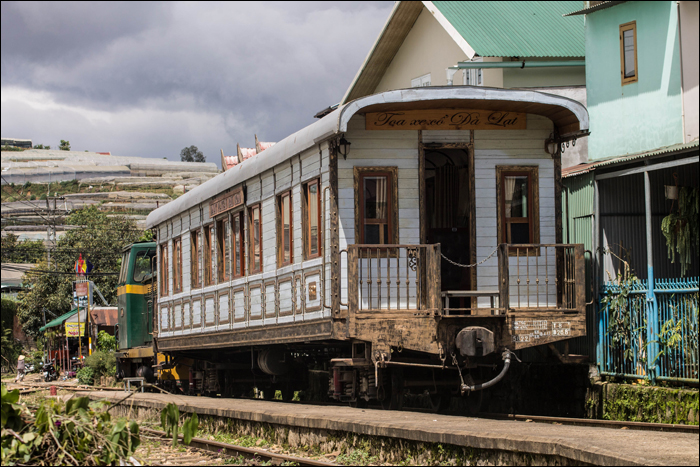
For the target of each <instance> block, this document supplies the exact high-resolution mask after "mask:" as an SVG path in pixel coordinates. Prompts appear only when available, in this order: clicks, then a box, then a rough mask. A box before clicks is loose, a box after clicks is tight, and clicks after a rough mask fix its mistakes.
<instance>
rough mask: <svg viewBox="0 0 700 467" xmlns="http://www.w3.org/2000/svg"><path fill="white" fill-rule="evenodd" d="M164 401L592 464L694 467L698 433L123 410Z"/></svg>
mask: <svg viewBox="0 0 700 467" xmlns="http://www.w3.org/2000/svg"><path fill="white" fill-rule="evenodd" d="M87 394H89V396H90V398H91V399H105V400H109V401H118V400H120V399H123V398H124V396H125V394H124V393H123V392H108V391H94V392H90V393H87ZM169 402H173V403H175V404H177V405H178V406H179V407H180V411H181V412H197V413H198V414H203V415H210V416H218V417H226V418H233V419H239V420H245V421H252V422H264V423H270V424H275V425H283V426H290V427H302V428H307V429H318V430H334V431H341V432H352V433H358V434H364V435H369V436H384V437H390V438H402V439H407V440H412V441H419V442H426V443H442V444H453V445H457V446H467V447H471V448H475V449H488V450H498V451H510V452H519V453H528V454H532V455H543V456H559V457H564V458H566V459H569V460H570V461H573V463H586V464H594V465H698V463H699V462H700V455H699V436H698V434H686V433H666V432H651V431H639V430H629V429H628V430H625V429H612V428H597V427H578V426H566V425H548V424H543V423H526V422H519V421H510V420H487V419H480V418H473V417H460V416H450V415H435V414H427V413H420V412H405V411H404V412H398V411H383V410H375V409H352V408H350V407H340V406H318V405H302V404H285V403H282V402H266V401H262V400H242V399H218V398H206V397H192V396H176V395H165V394H150V393H145V394H142V393H137V394H135V395H133V396H132V397H130V398H129V399H128V402H125V404H126V405H134V406H140V407H148V408H155V409H160V408H163V407H165V405H166V404H168V403H169Z"/></svg>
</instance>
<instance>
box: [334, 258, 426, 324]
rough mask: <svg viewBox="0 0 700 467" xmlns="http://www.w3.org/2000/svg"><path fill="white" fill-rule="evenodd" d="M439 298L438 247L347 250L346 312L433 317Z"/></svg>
mask: <svg viewBox="0 0 700 467" xmlns="http://www.w3.org/2000/svg"><path fill="white" fill-rule="evenodd" d="M439 297H440V250H439V245H350V246H348V300H349V303H348V305H349V307H350V309H352V310H355V311H357V312H376V311H412V312H416V311H424V312H433V313H436V312H438V310H439V308H440V299H439Z"/></svg>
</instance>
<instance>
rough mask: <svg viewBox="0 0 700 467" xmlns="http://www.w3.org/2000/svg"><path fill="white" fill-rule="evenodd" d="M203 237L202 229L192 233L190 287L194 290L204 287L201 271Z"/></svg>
mask: <svg viewBox="0 0 700 467" xmlns="http://www.w3.org/2000/svg"><path fill="white" fill-rule="evenodd" d="M202 235H203V233H202V231H201V230H200V229H195V230H192V231H190V276H191V277H190V286H191V287H192V288H193V289H199V288H201V287H202V275H201V274H200V271H199V267H200V263H201V254H202V250H201V249H202V247H203V243H202V241H201V240H202Z"/></svg>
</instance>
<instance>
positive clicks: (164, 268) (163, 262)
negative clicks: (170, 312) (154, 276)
mask: <svg viewBox="0 0 700 467" xmlns="http://www.w3.org/2000/svg"><path fill="white" fill-rule="evenodd" d="M166 295H168V244H167V243H165V244H163V245H161V246H160V296H161V297H165V296H166Z"/></svg>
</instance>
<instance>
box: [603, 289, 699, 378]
mask: <svg viewBox="0 0 700 467" xmlns="http://www.w3.org/2000/svg"><path fill="white" fill-rule="evenodd" d="M623 292H627V295H626V296H623V297H621V301H620V304H621V305H622V306H620V307H619V310H621V313H618V314H615V313H613V311H612V308H611V306H610V303H606V301H605V297H619V294H620V293H623ZM597 318H598V335H599V336H600V338H599V340H598V365H599V366H600V372H601V374H603V375H608V376H619V377H624V378H633V379H649V380H651V381H652V383H654V382H655V381H656V380H661V381H676V382H685V383H695V384H698V277H692V278H685V279H656V280H654V286H653V287H652V288H649V287H648V282H647V281H646V280H639V281H637V282H636V283H634V285H633V286H632V287H630V288H629V289H628V290H626V291H623V290H621V289H620V287H619V286H617V285H615V284H613V283H606V284H605V285H604V286H603V289H602V290H601V294H600V301H599V303H598V316H597ZM623 318H624V319H623Z"/></svg>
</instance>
